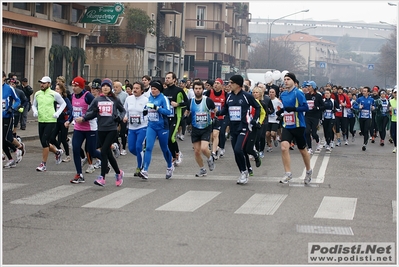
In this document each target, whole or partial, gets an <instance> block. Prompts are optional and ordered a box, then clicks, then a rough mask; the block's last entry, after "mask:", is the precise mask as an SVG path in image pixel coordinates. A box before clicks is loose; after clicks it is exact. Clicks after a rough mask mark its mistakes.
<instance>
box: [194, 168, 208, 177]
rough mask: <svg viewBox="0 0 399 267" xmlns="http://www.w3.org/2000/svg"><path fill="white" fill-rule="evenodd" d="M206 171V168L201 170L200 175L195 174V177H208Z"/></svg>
mask: <svg viewBox="0 0 399 267" xmlns="http://www.w3.org/2000/svg"><path fill="white" fill-rule="evenodd" d="M206 174H207V173H206V169H205V168H201V169H200V171H199V172H198V173H196V174H195V177H204V176H206Z"/></svg>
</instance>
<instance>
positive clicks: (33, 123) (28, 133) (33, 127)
mask: <svg viewBox="0 0 399 267" xmlns="http://www.w3.org/2000/svg"><path fill="white" fill-rule="evenodd" d="M20 127H21V125H18V128H17V135H19V136H21V139H22V141H32V140H36V139H39V129H38V122H37V118H35V117H33V113H32V110H31V111H29V112H28V121H27V123H26V130H21V129H20ZM69 133H70V134H71V133H73V126H70V127H69Z"/></svg>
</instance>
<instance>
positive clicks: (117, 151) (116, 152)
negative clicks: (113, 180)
mask: <svg viewBox="0 0 399 267" xmlns="http://www.w3.org/2000/svg"><path fill="white" fill-rule="evenodd" d="M112 145H113V146H114V148H113V149H112V152H113V153H114V156H115V158H119V156H120V155H121V151H120V150H119V146H118V144H117V143H113V144H112Z"/></svg>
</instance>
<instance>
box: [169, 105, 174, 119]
mask: <svg viewBox="0 0 399 267" xmlns="http://www.w3.org/2000/svg"><path fill="white" fill-rule="evenodd" d="M170 111H171V112H172V113H171V114H170V115H168V117H174V116H175V108H174V107H172V106H170Z"/></svg>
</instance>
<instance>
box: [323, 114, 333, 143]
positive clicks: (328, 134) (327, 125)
mask: <svg viewBox="0 0 399 267" xmlns="http://www.w3.org/2000/svg"><path fill="white" fill-rule="evenodd" d="M334 124H335V122H334V120H333V119H324V120H323V132H324V138H325V139H326V145H327V146H329V145H330V143H331V141H333V138H334V132H333V131H332V128H333V126H334Z"/></svg>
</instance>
